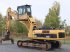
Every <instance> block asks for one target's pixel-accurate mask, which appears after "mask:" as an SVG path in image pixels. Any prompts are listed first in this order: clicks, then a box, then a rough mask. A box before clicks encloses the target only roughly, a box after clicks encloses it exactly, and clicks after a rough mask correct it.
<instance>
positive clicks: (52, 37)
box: [7, 5, 65, 50]
mask: <svg viewBox="0 0 70 52" xmlns="http://www.w3.org/2000/svg"><path fill="white" fill-rule="evenodd" d="M7 14H8V17H14V18H15V19H16V20H17V21H20V22H21V23H23V24H25V25H26V27H27V29H28V38H29V40H24V41H23V40H18V41H17V45H18V47H33V48H41V49H45V50H49V49H53V48H60V47H61V43H60V41H59V40H64V39H65V31H64V30H62V29H50V30H48V29H45V30H44V29H38V28H37V27H36V22H35V20H34V18H33V16H32V12H31V5H22V6H18V7H17V13H15V12H14V11H13V10H12V9H11V8H8V10H7Z"/></svg>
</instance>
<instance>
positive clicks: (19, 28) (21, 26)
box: [11, 20, 28, 34]
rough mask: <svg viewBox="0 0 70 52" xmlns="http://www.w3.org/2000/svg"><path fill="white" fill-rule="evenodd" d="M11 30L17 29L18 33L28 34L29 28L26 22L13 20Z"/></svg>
mask: <svg viewBox="0 0 70 52" xmlns="http://www.w3.org/2000/svg"><path fill="white" fill-rule="evenodd" d="M11 31H15V32H17V33H23V34H27V33H28V31H27V28H26V26H25V25H24V24H22V23H21V22H19V21H14V20H11Z"/></svg>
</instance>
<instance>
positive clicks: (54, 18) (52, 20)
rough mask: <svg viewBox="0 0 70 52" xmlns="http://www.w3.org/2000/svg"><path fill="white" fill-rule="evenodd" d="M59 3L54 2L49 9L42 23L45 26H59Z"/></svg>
mask: <svg viewBox="0 0 70 52" xmlns="http://www.w3.org/2000/svg"><path fill="white" fill-rule="evenodd" d="M59 14H60V4H59V3H58V2H55V3H54V5H53V6H52V8H50V9H49V13H48V15H47V16H46V18H45V22H44V25H45V26H46V27H47V28H59V26H60V17H59Z"/></svg>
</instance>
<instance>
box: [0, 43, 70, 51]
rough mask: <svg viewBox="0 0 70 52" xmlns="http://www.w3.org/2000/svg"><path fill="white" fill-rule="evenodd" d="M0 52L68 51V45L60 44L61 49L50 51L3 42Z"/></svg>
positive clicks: (69, 46)
mask: <svg viewBox="0 0 70 52" xmlns="http://www.w3.org/2000/svg"><path fill="white" fill-rule="evenodd" d="M0 52H70V45H62V47H61V49H55V50H50V51H44V50H40V49H33V48H19V47H18V46H17V45H16V43H15V44H11V43H10V42H4V43H3V44H2V45H0Z"/></svg>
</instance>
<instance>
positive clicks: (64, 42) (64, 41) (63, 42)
mask: <svg viewBox="0 0 70 52" xmlns="http://www.w3.org/2000/svg"><path fill="white" fill-rule="evenodd" d="M61 43H62V44H70V40H61Z"/></svg>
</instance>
